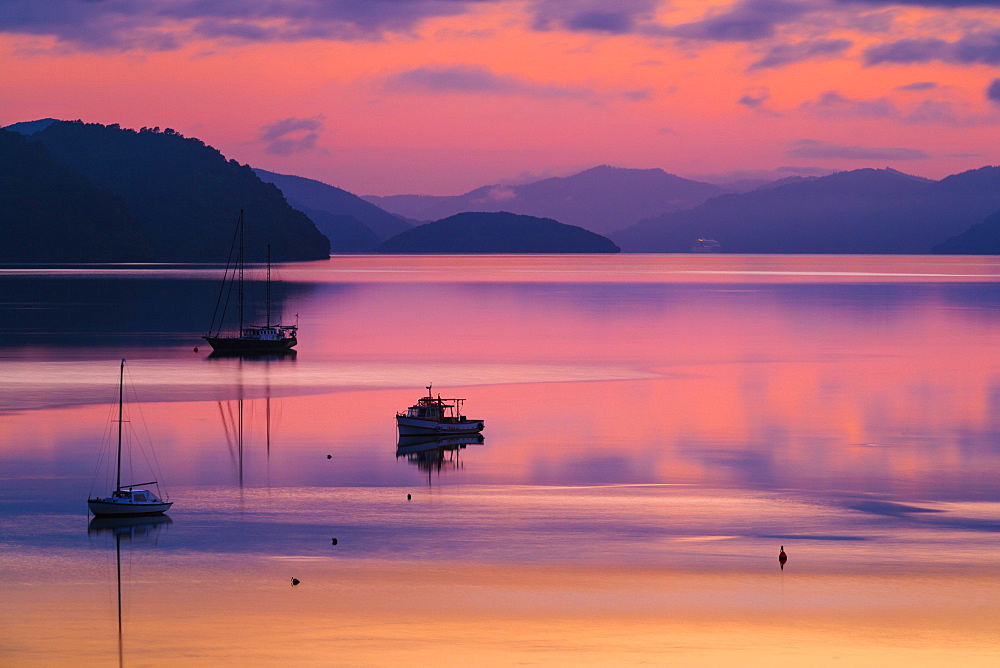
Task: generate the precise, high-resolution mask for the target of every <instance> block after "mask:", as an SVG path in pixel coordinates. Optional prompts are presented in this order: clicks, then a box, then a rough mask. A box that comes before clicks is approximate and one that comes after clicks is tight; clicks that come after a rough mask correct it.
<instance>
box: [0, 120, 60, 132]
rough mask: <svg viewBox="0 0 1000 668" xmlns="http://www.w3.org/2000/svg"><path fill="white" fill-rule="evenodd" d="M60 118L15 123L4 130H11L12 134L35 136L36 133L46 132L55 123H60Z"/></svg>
mask: <svg viewBox="0 0 1000 668" xmlns="http://www.w3.org/2000/svg"><path fill="white" fill-rule="evenodd" d="M58 122H59V119H58V118H41V119H39V120H37V121H21V122H20V123H13V124H11V125H8V126H7V127H5V128H4V130H9V131H11V132H17V133H20V134H22V135H33V134H35V133H36V132H39V131H41V130H44V129H45V128H47V127H49V126H50V125H52V124H53V123H58Z"/></svg>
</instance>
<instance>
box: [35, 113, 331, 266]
mask: <svg viewBox="0 0 1000 668" xmlns="http://www.w3.org/2000/svg"><path fill="white" fill-rule="evenodd" d="M22 126H23V124H22ZM28 139H29V140H30V141H32V142H38V143H39V144H41V145H43V146H44V147H45V148H46V149H47V151H48V153H49V154H50V155H51V156H52V157H53V159H55V160H56V161H57V162H59V163H62V164H64V165H67V166H69V167H71V168H73V169H74V170H76V171H77V172H79V173H81V174H83V175H84V176H85V177H86V178H87V180H89V181H90V182H91V183H93V184H94V185H95V186H97V187H98V188H101V189H104V190H107V191H110V192H111V193H113V194H114V195H116V196H117V197H119V198H120V199H121V200H122V201H124V203H125V209H126V211H127V213H128V216H129V217H130V218H131V219H132V220H133V221H135V227H136V230H135V234H136V235H140V234H141V235H142V236H144V237H145V238H146V239H147V240H148V242H149V248H150V250H151V251H152V259H154V260H158V261H182V262H183V261H209V262H213V261H225V259H226V257H227V256H228V254H229V249H230V245H231V241H232V237H233V230H234V228H235V223H236V219H237V217H238V215H239V211H240V209H245V210H246V242H247V252H248V256H249V257H251V258H263V257H264V254H265V246H266V245H267V244H270V245H271V254H272V257H273V258H274V259H275V260H276V261H281V260H311V259H321V258H326V257H329V241H328V240H327V239H326V237H324V236H323V235H322V234H321V233H320V232H319V230H317V229H316V226H315V225H314V224H313V223H312V221H311V220H309V218H308V217H307V216H306V215H305V214H303V213H301V212H299V211H296V210H295V209H293V208H292V207H291V206H289V205H288V203H287V202H286V201H285V198H284V197H283V196H282V194H281V192H280V191H279V190H278V189H277V188H276V187H275V186H273V185H271V184H267V183H264V182H263V181H261V180H260V179H259V178H257V176H256V175H255V174H254V173H253V171H252V170H251V169H250V167H249V166H247V165H240V164H239V163H237V162H236V161H235V160H226V158H225V157H224V156H223V155H222V153H220V152H219V151H218V150H216V149H214V148H212V147H210V146H207V145H205V144H204V143H203V142H201V141H199V140H197V139H193V138H186V137H184V136H182V135H180V134H178V133H177V132H174V131H173V130H171V129H169V128H168V129H166V130H163V131H162V132H161V131H160V130H159V128H153V129H149V128H143V129H142V130H139V131H138V132H137V131H135V130H128V129H123V128H121V127H119V126H118V125H107V126H105V125H101V124H99V123H82V122H80V121H56V122H52V123H49V124H48V125H47V126H46V127H44V128H43V129H41V130H38V131H36V132H34V133H33V134H31V135H29V136H28Z"/></svg>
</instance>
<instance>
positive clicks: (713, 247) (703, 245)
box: [691, 239, 722, 253]
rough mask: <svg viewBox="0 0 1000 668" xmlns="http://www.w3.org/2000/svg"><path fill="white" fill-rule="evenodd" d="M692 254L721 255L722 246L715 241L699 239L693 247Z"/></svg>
mask: <svg viewBox="0 0 1000 668" xmlns="http://www.w3.org/2000/svg"><path fill="white" fill-rule="evenodd" d="M691 252H692V253H721V252H722V244H720V243H719V242H718V241H716V240H715V239H698V240H697V241H695V242H694V245H692V246H691Z"/></svg>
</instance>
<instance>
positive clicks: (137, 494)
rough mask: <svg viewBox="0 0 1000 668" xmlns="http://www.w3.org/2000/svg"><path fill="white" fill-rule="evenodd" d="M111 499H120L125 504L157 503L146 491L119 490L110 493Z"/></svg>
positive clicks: (153, 496)
mask: <svg viewBox="0 0 1000 668" xmlns="http://www.w3.org/2000/svg"><path fill="white" fill-rule="evenodd" d="M111 498H112V499H121V500H122V501H124V502H126V503H146V502H149V501H159V499H157V498H156V496H155V495H154V494H152V493H151V492H150V491H149V490H148V489H120V490H118V491H117V492H112V493H111Z"/></svg>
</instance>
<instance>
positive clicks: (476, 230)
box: [377, 211, 619, 253]
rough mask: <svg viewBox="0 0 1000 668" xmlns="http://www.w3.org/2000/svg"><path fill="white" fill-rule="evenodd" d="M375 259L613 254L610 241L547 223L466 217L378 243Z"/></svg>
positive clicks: (495, 215) (500, 215) (504, 216)
mask: <svg viewBox="0 0 1000 668" xmlns="http://www.w3.org/2000/svg"><path fill="white" fill-rule="evenodd" d="M377 252H379V253H617V252H619V249H618V247H617V246H616V245H615V244H614V243H612V242H611V240H610V239H608V238H606V237H602V236H600V235H599V234H595V233H593V232H590V231H589V230H585V229H583V228H582V227H577V226H575V225H564V224H562V223H559V222H556V221H554V220H552V219H549V218H536V217H534V216H523V215H518V214H514V213H509V212H506V211H501V212H466V213H459V214H456V215H454V216H450V217H448V218H445V219H443V220H439V221H436V222H433V223H427V224H424V225H419V226H417V227H414V228H413V229H410V230H407V231H406V232H403V233H402V234H399V235H396V236H395V237H393V238H391V239H389V240H387V241H384V242H382V244H380V245H379V247H378V249H377Z"/></svg>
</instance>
